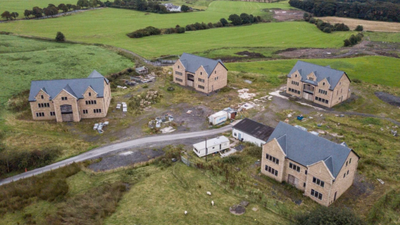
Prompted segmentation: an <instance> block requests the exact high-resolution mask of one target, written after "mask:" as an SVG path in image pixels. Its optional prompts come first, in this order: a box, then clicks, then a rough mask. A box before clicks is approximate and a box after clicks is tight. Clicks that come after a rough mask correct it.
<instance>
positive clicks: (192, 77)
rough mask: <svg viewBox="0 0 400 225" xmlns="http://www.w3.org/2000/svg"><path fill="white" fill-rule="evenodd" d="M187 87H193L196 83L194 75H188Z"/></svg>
mask: <svg viewBox="0 0 400 225" xmlns="http://www.w3.org/2000/svg"><path fill="white" fill-rule="evenodd" d="M186 82H187V86H189V87H193V83H194V75H193V74H188V75H187V81H186Z"/></svg>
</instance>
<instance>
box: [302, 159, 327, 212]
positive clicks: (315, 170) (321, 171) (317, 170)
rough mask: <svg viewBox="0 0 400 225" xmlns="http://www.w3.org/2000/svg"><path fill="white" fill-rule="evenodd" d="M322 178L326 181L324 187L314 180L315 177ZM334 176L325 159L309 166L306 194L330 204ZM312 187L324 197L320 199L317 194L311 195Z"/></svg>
mask: <svg viewBox="0 0 400 225" xmlns="http://www.w3.org/2000/svg"><path fill="white" fill-rule="evenodd" d="M314 177H315V178H317V179H320V180H321V181H323V182H324V187H321V186H320V185H318V184H316V183H314V182H313V178H314ZM333 179H334V177H333V176H332V174H331V173H330V171H329V169H328V168H327V167H326V165H325V163H324V162H323V161H319V162H317V163H315V164H313V165H310V166H308V174H307V182H306V189H305V191H304V195H306V196H308V197H310V198H311V199H312V200H314V201H316V202H318V203H319V204H321V205H325V206H328V205H329V199H330V195H331V192H332V191H331V189H332V181H333ZM311 189H313V190H315V191H317V192H319V193H321V194H322V199H321V200H320V199H318V198H317V197H315V196H311Z"/></svg>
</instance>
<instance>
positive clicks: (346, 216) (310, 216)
mask: <svg viewBox="0 0 400 225" xmlns="http://www.w3.org/2000/svg"><path fill="white" fill-rule="evenodd" d="M295 219H296V221H297V224H298V225H309V224H346V225H364V224H365V222H364V221H362V220H361V219H360V218H358V217H357V216H356V215H354V213H353V212H352V211H350V210H348V209H342V208H336V207H324V206H320V207H318V208H317V209H315V210H313V211H311V212H306V213H304V214H301V215H298V216H296V218H295Z"/></svg>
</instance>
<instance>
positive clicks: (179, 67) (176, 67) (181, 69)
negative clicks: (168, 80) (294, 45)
mask: <svg viewBox="0 0 400 225" xmlns="http://www.w3.org/2000/svg"><path fill="white" fill-rule="evenodd" d="M172 69H173V82H175V83H177V84H180V85H182V86H186V79H187V77H186V76H187V75H186V72H185V67H184V66H183V64H182V62H181V61H180V60H179V59H178V60H177V61H176V63H175V64H174V65H173V66H172ZM177 72H178V73H181V74H182V75H178V74H177ZM177 79H180V80H181V81H180V80H177Z"/></svg>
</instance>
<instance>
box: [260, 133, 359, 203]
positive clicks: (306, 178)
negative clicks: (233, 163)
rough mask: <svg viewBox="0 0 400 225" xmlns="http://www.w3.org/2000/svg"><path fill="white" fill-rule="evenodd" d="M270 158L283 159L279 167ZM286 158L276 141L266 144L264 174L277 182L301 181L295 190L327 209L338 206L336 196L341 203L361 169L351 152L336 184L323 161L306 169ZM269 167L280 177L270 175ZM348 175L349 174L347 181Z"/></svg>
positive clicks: (263, 163)
mask: <svg viewBox="0 0 400 225" xmlns="http://www.w3.org/2000/svg"><path fill="white" fill-rule="evenodd" d="M266 154H269V155H271V156H273V157H275V158H277V159H279V164H276V163H274V162H272V161H270V160H269V159H267V158H266ZM285 157H286V155H285V153H284V152H283V150H282V149H281V147H280V145H279V143H278V142H277V140H276V139H273V140H271V141H270V142H268V143H266V144H264V145H263V146H262V156H261V173H262V174H264V175H266V176H268V177H270V178H272V179H275V180H277V181H278V182H283V181H285V182H288V177H289V175H292V176H294V177H295V178H296V179H297V183H295V185H294V186H295V187H296V188H297V189H299V190H302V191H304V195H305V196H308V197H309V198H311V199H312V200H314V201H316V202H318V203H319V204H321V205H324V206H329V205H330V204H332V203H333V202H334V198H335V193H336V200H337V199H338V198H339V197H340V196H341V195H342V194H343V193H344V192H345V191H346V190H347V189H348V188H349V187H350V186H351V185H352V184H353V180H354V176H355V174H356V172H357V166H358V156H357V155H356V154H354V153H353V152H351V153H350V154H349V156H348V158H347V160H346V162H345V163H344V165H343V168H342V169H341V171H340V172H339V175H338V176H337V177H336V180H335V178H334V177H333V175H332V174H331V172H330V171H329V169H328V167H327V166H326V165H325V163H324V162H323V161H319V162H317V163H315V164H313V165H309V166H308V167H305V166H303V165H300V164H298V163H296V162H294V161H292V160H290V159H287V158H285ZM350 159H351V163H350ZM289 163H292V164H294V165H296V166H299V167H300V172H297V170H294V169H292V168H290V167H289ZM265 165H268V166H269V167H271V168H273V169H275V170H277V171H278V176H275V175H273V174H272V173H270V172H268V171H266V170H265ZM306 171H307V174H306ZM347 171H349V172H347ZM344 174H346V176H345V177H344ZM314 177H315V178H317V179H319V180H321V181H323V182H324V187H322V186H321V185H318V184H316V183H314V182H313V178H314ZM334 180H335V181H334ZM304 184H305V186H304ZM311 189H313V190H314V191H317V192H318V193H321V194H322V199H321V200H320V199H319V198H318V197H315V196H312V195H311Z"/></svg>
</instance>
